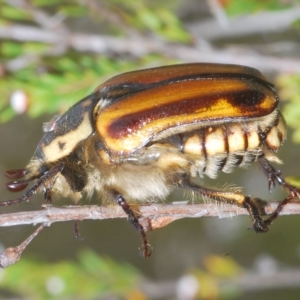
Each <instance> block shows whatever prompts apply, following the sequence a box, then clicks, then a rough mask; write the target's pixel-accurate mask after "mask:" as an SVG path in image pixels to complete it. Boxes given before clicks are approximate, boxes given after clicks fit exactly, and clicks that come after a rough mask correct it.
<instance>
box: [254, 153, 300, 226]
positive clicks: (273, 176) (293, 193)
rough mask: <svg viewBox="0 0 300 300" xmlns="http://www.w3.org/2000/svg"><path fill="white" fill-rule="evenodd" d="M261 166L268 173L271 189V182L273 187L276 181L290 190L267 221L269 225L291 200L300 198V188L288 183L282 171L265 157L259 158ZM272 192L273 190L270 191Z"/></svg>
mask: <svg viewBox="0 0 300 300" xmlns="http://www.w3.org/2000/svg"><path fill="white" fill-rule="evenodd" d="M258 162H259V164H260V166H261V167H262V169H263V171H264V173H265V174H266V175H267V177H268V179H269V189H270V182H271V187H273V186H275V182H276V181H277V183H278V184H279V185H281V186H283V187H284V188H286V189H287V190H288V192H289V195H288V196H287V197H286V198H285V199H284V200H283V201H281V202H280V203H279V204H278V206H277V208H276V209H275V211H274V212H273V213H272V214H271V216H270V217H269V218H268V219H267V220H266V221H265V223H266V224H267V225H270V224H271V223H272V222H273V221H274V220H275V219H276V218H277V217H278V215H279V213H280V212H281V211H282V209H283V207H284V206H285V205H286V204H287V203H288V202H290V201H291V200H292V199H294V198H298V199H300V189H298V188H296V187H295V186H293V185H290V184H288V183H287V182H286V181H285V180H284V179H283V178H282V177H281V171H280V170H276V169H275V168H274V167H273V166H272V165H271V164H270V163H269V162H268V161H267V159H265V158H261V159H259V160H258ZM270 192H271V191H270Z"/></svg>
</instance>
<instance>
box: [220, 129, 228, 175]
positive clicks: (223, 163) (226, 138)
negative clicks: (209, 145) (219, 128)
mask: <svg viewBox="0 0 300 300" xmlns="http://www.w3.org/2000/svg"><path fill="white" fill-rule="evenodd" d="M223 129H224V130H223V133H224V136H223V142H224V145H225V152H226V153H227V155H226V157H225V158H224V159H223V160H222V162H221V163H220V167H219V170H223V168H224V167H225V165H226V162H227V158H228V155H229V142H228V132H227V126H224V127H223Z"/></svg>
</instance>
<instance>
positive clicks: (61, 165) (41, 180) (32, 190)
mask: <svg viewBox="0 0 300 300" xmlns="http://www.w3.org/2000/svg"><path fill="white" fill-rule="evenodd" d="M64 167H65V164H64V163H63V162H60V163H58V164H57V165H55V166H53V167H52V168H51V169H50V170H49V171H47V172H45V173H44V174H43V175H42V176H41V177H40V178H39V179H38V180H37V182H36V183H35V184H34V185H33V186H32V187H31V188H30V189H29V190H28V191H27V192H26V193H25V194H24V195H23V196H22V197H20V198H17V199H13V200H7V201H1V202H0V206H8V205H13V204H18V203H21V202H28V201H29V200H30V198H31V197H32V196H33V195H34V194H35V193H36V192H37V190H38V189H39V188H40V187H42V186H43V185H44V184H45V183H46V182H47V181H49V180H52V179H53V178H55V176H56V175H57V174H58V173H60V172H61V171H62V170H63V168H64ZM34 178H35V177H34ZM30 180H32V179H28V180H25V181H22V182H25V183H27V184H28V183H29V182H30ZM20 182H21V181H20ZM20 182H16V183H14V182H12V183H9V184H8V185H12V186H13V184H18V183H20ZM44 197H45V200H46V201H47V203H51V193H50V189H47V188H45V190H44Z"/></svg>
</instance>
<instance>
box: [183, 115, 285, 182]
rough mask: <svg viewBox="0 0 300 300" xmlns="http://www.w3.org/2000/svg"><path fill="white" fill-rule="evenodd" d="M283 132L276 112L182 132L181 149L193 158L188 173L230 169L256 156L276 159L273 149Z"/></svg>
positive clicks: (226, 171) (283, 136)
mask: <svg viewBox="0 0 300 300" xmlns="http://www.w3.org/2000/svg"><path fill="white" fill-rule="evenodd" d="M285 135H286V128H285V123H284V120H283V118H282V116H281V114H280V113H278V112H276V113H272V114H271V115H270V116H267V117H265V118H262V119H257V120H254V121H247V122H245V121H241V122H236V123H224V124H218V125H210V126H207V127H204V128H201V129H197V130H195V131H192V132H189V133H185V134H183V135H182V139H181V140H182V150H183V152H184V153H185V154H186V155H187V156H188V157H189V158H190V159H192V161H193V167H192V170H191V175H192V176H197V175H199V176H203V175H204V174H206V175H207V176H209V177H211V178H215V177H216V176H217V172H218V171H223V172H225V173H231V172H232V171H233V169H234V168H235V167H237V166H247V165H249V164H251V163H252V162H253V161H256V160H257V159H258V158H261V157H263V156H265V157H266V158H267V159H269V158H270V160H273V161H276V160H277V161H279V160H278V158H277V157H276V155H275V154H274V152H276V151H277V150H278V148H279V147H280V146H281V144H282V142H283V140H284V138H285Z"/></svg>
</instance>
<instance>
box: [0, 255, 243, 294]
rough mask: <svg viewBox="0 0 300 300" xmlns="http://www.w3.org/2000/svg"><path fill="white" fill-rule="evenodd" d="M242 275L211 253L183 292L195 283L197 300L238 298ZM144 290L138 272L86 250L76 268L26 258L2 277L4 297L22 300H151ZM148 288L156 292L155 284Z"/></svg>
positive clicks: (225, 259)
mask: <svg viewBox="0 0 300 300" xmlns="http://www.w3.org/2000/svg"><path fill="white" fill-rule="evenodd" d="M243 273H244V270H243V269H242V268H241V267H240V266H239V265H238V264H237V263H236V262H235V261H234V260H232V258H230V257H224V256H218V255H213V254H212V255H208V256H206V257H205V258H204V261H203V268H197V269H196V268H194V269H191V270H188V271H187V272H186V274H184V275H183V276H182V278H188V279H189V280H188V281H186V283H185V285H186V286H181V288H183V291H186V290H188V289H189V287H191V285H190V284H191V280H192V281H193V282H194V284H193V286H194V288H193V292H194V293H195V298H193V299H209V300H213V299H239V297H240V296H241V295H242V291H241V290H240V289H239V287H238V285H237V284H235V283H234V280H235V279H237V278H239V277H240V276H243ZM182 278H181V279H180V280H179V281H178V282H177V283H178V284H179V285H180V281H181V282H182ZM142 281H143V284H141V283H142ZM229 281H230V282H231V284H229ZM143 285H147V279H145V278H143V277H142V275H141V274H140V273H139V272H138V271H137V270H136V269H134V268H133V267H131V266H129V265H127V264H124V263H120V262H116V261H113V260H112V259H110V258H107V257H100V256H97V255H96V254H95V253H94V252H92V251H90V250H84V251H82V252H81V253H80V255H79V258H78V262H75V263H74V262H71V261H61V262H56V263H46V262H42V261H39V260H36V259H26V258H22V259H21V260H20V262H18V264H17V265H14V266H10V267H9V268H7V269H5V270H2V271H1V272H0V295H4V294H6V295H10V296H12V297H18V296H21V297H22V299H127V300H131V299H132V300H145V299H150V298H149V297H151V291H150V290H149V287H148V289H147V288H146V290H148V293H149V295H147V294H145V291H143ZM149 286H151V287H152V289H154V290H155V289H156V283H154V282H151V283H150V285H149ZM159 286H160V283H157V288H158V287H159ZM175 286H176V285H175ZM160 288H161V287H160ZM179 289H180V288H179ZM169 293H170V291H169ZM173 293H174V294H176V290H175V289H174V291H173ZM179 293H181V292H180V291H179ZM154 294H156V293H155V292H154Z"/></svg>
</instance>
